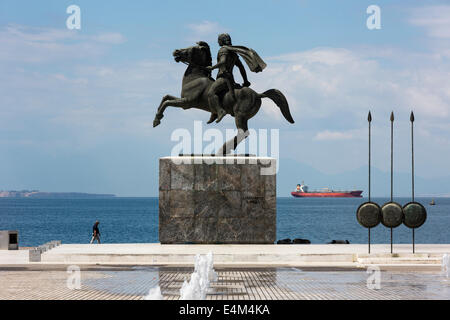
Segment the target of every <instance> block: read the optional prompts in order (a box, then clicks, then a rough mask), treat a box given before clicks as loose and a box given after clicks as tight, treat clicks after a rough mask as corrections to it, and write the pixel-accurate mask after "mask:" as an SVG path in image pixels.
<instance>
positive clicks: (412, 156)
mask: <svg viewBox="0 0 450 320" xmlns="http://www.w3.org/2000/svg"><path fill="white" fill-rule="evenodd" d="M409 120H411V182H412V184H411V193H412V201H413V202H414V113H413V112H412V111H411V116H410V117H409ZM414 238H415V237H414V228H413V229H412V241H413V243H412V245H413V253H415V241H414Z"/></svg>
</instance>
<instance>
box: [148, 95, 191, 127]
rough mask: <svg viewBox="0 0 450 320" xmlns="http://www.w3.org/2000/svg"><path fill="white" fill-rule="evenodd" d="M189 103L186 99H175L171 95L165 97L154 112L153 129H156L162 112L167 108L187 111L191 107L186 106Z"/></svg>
mask: <svg viewBox="0 0 450 320" xmlns="http://www.w3.org/2000/svg"><path fill="white" fill-rule="evenodd" d="M188 103H189V101H188V100H187V99H186V98H177V97H175V96H171V95H165V96H164V97H163V98H162V100H161V103H160V105H159V107H158V111H157V112H156V115H155V119H154V120H153V127H156V126H157V125H159V124H160V123H161V119H162V118H163V117H164V110H166V108H167V107H169V106H171V107H179V108H183V109H189V108H190V107H191V106H190V105H189V104H188Z"/></svg>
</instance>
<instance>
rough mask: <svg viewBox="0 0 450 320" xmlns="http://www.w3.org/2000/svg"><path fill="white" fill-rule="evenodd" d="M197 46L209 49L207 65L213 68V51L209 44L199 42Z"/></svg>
mask: <svg viewBox="0 0 450 320" xmlns="http://www.w3.org/2000/svg"><path fill="white" fill-rule="evenodd" d="M197 44H198V45H199V46H200V47H203V48H206V49H207V52H206V59H207V61H206V63H207V66H212V57H211V49H210V48H209V44H208V43H207V42H205V41H199V42H197Z"/></svg>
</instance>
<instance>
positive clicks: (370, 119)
mask: <svg viewBox="0 0 450 320" xmlns="http://www.w3.org/2000/svg"><path fill="white" fill-rule="evenodd" d="M367 121H368V122H369V202H370V199H371V198H370V195H371V194H370V190H371V189H370V168H371V161H370V158H371V154H370V149H371V148H370V146H371V131H370V128H371V124H372V114H371V113H370V111H369V115H368V116H367ZM368 229H369V237H368V240H369V241H368V245H369V254H370V228H368Z"/></svg>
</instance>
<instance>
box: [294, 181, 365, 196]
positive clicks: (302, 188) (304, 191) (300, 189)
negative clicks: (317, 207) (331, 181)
mask: <svg viewBox="0 0 450 320" xmlns="http://www.w3.org/2000/svg"><path fill="white" fill-rule="evenodd" d="M362 193H363V191H362V190H353V191H335V190H330V189H328V188H323V189H321V190H318V191H309V190H308V187H307V186H306V185H304V184H303V183H302V184H298V185H297V188H296V190H295V191H292V192H291V195H292V196H293V197H295V198H325V197H330V198H361V197H362V195H361V194H362Z"/></svg>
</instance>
